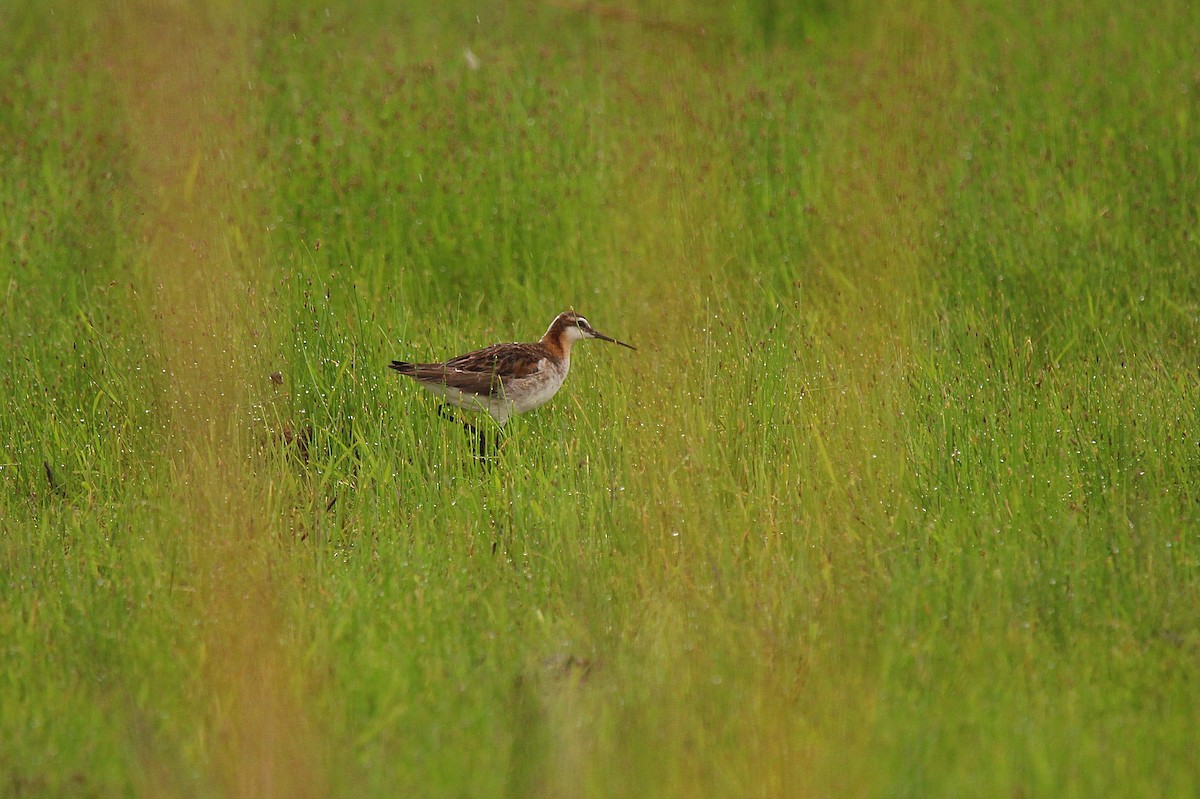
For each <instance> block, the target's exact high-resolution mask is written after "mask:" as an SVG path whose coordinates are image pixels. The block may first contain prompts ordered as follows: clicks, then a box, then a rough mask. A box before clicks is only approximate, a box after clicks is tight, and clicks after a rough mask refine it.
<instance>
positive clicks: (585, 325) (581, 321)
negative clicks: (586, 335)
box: [575, 317, 590, 330]
mask: <svg viewBox="0 0 1200 799" xmlns="http://www.w3.org/2000/svg"><path fill="white" fill-rule="evenodd" d="M575 324H577V325H578V326H579V327H581V328H583V329H584V330H587V329H588V328H589V327H590V325H589V324H588V320H586V319H584V318H583V317H580V318H579V321H578V322H576V323H575Z"/></svg>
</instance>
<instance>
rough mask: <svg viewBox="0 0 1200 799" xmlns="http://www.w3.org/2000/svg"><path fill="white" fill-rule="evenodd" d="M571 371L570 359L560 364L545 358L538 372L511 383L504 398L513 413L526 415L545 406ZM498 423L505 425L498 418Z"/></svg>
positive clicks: (565, 359) (506, 388)
mask: <svg viewBox="0 0 1200 799" xmlns="http://www.w3.org/2000/svg"><path fill="white" fill-rule="evenodd" d="M570 369H571V360H570V358H564V359H563V361H562V363H559V364H556V363H554V362H553V361H550V360H549V359H545V358H544V359H542V361H541V362H540V363H539V364H538V370H537V371H536V372H534V373H533V374H531V375H530V376H529V377H523V378H521V379H519V380H511V381H509V383H508V385H507V386H506V387H505V392H504V398H505V400H506V401H507V403H508V404H509V406H510V407H511V412H512V413H525V412H526V411H532V410H533V409H534V408H540V407H542V406H543V405H545V404H546V403H547V402H549V401H550V398H551V397H553V396H554V395H555V394H557V393H558V390H559V389H560V388H562V384H563V381H565V380H566V379H567V372H568V371H570ZM492 415H493V416H495V415H496V414H495V413H493V414H492ZM505 418H507V415H506V417H505ZM497 421H500V422H501V423H502V424H503V420H501V419H499V418H497Z"/></svg>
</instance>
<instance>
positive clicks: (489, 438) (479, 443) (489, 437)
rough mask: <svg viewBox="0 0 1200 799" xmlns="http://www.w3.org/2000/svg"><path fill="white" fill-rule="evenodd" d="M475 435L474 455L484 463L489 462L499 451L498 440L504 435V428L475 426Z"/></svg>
mask: <svg viewBox="0 0 1200 799" xmlns="http://www.w3.org/2000/svg"><path fill="white" fill-rule="evenodd" d="M475 435H476V449H475V457H476V458H478V459H479V460H480V461H483V462H484V463H490V462H491V461H492V460H493V459H494V458H495V457H496V455H497V454H498V453H499V452H500V441H501V439H502V437H503V435H504V429H503V428H486V427H476V428H475Z"/></svg>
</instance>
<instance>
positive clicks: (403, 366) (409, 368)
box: [388, 361, 418, 375]
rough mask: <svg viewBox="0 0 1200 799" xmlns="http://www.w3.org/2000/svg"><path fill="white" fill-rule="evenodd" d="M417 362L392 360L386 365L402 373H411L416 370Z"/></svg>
mask: <svg viewBox="0 0 1200 799" xmlns="http://www.w3.org/2000/svg"><path fill="white" fill-rule="evenodd" d="M417 366H418V364H415V363H409V362H407V361H392V362H391V364H390V365H389V366H388V368H389V369H395V370H396V371H397V372H399V373H400V374H402V375H413V374H415V373H416V371H417Z"/></svg>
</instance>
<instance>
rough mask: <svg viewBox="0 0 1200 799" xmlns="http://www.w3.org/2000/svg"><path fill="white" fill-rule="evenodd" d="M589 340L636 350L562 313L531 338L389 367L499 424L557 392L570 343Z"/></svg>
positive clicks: (565, 369) (568, 361)
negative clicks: (438, 359)
mask: <svg viewBox="0 0 1200 799" xmlns="http://www.w3.org/2000/svg"><path fill="white" fill-rule="evenodd" d="M588 338H597V339H600V340H601V341H608V342H611V343H613V344H619V345H621V346H622V347H628V348H629V349H631V350H636V349H637V347H635V346H633V345H632V344H626V343H625V342H624V341H617V340H616V339H615V338H612V337H611V336H606V335H604V334H603V333H601V332H600V331H598V330H596V328H594V327H592V325H591V323H590V322H588V320H587V319H585V318H584V317H583V316H582V315H580V314H578V313H576V312H575V311H564V312H563V313H560V314H559V315H558V316H556V317H555V318H554V321H553V322H551V323H550V327H549V328H547V329H546V333H545V334H544V335H543V336H542V337H541V339H540V340H538V341H535V342H531V343H528V344H522V343H518V342H512V343H510V344H493V345H492V346H490V347H484V348H483V349H480V350H474V351H472V352H468V353H466V354H465V355H459V356H458V357H457V358H451V359H450V360H448V361H444V362H442V363H409V362H408V361H392V363H391V365H390V367H389V368H391V369H394V370H395V371H397V372H399V373H400V374H402V375H404V376H405V377H411V378H412V379H413V380H416V381H417V382H418V383H420V384H421V385H422V386H424V387H425V388H427V389H429V390H430V391H431V392H433V393H434V394H436V395H437V396H439V397H441V398H442V399H443V400H444V401H445V402H447V403H449V404H450V405H453V406H455V407H456V408H461V409H463V410H468V411H486V412H487V413H488V415H490V416H491V417H492V418H493V419H494V420H495V421H496V423H497V424H499V426H500V427H501V428H503V427H504V425H505V423H506V422H507V421H508V420H509V419H510V418H512V417H513V416H514V415H516V414H518V413H525V412H527V411H532V410H534V409H535V408H540V407H541V406H543V405H545V404H546V403H547V402H549V401H550V399H551V398H552V397H553V396H554V395H555V394H556V393H558V390H559V389H560V388H562V384H563V381H565V380H566V379H567V372H568V371H570V369H571V347H572V346H573V345H574V344H575V342H577V341H581V340H583V339H588ZM463 424H464V425H465V426H466V427H467V428H468V429H473V426H472V425H470V424H469V423H467V422H463Z"/></svg>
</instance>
